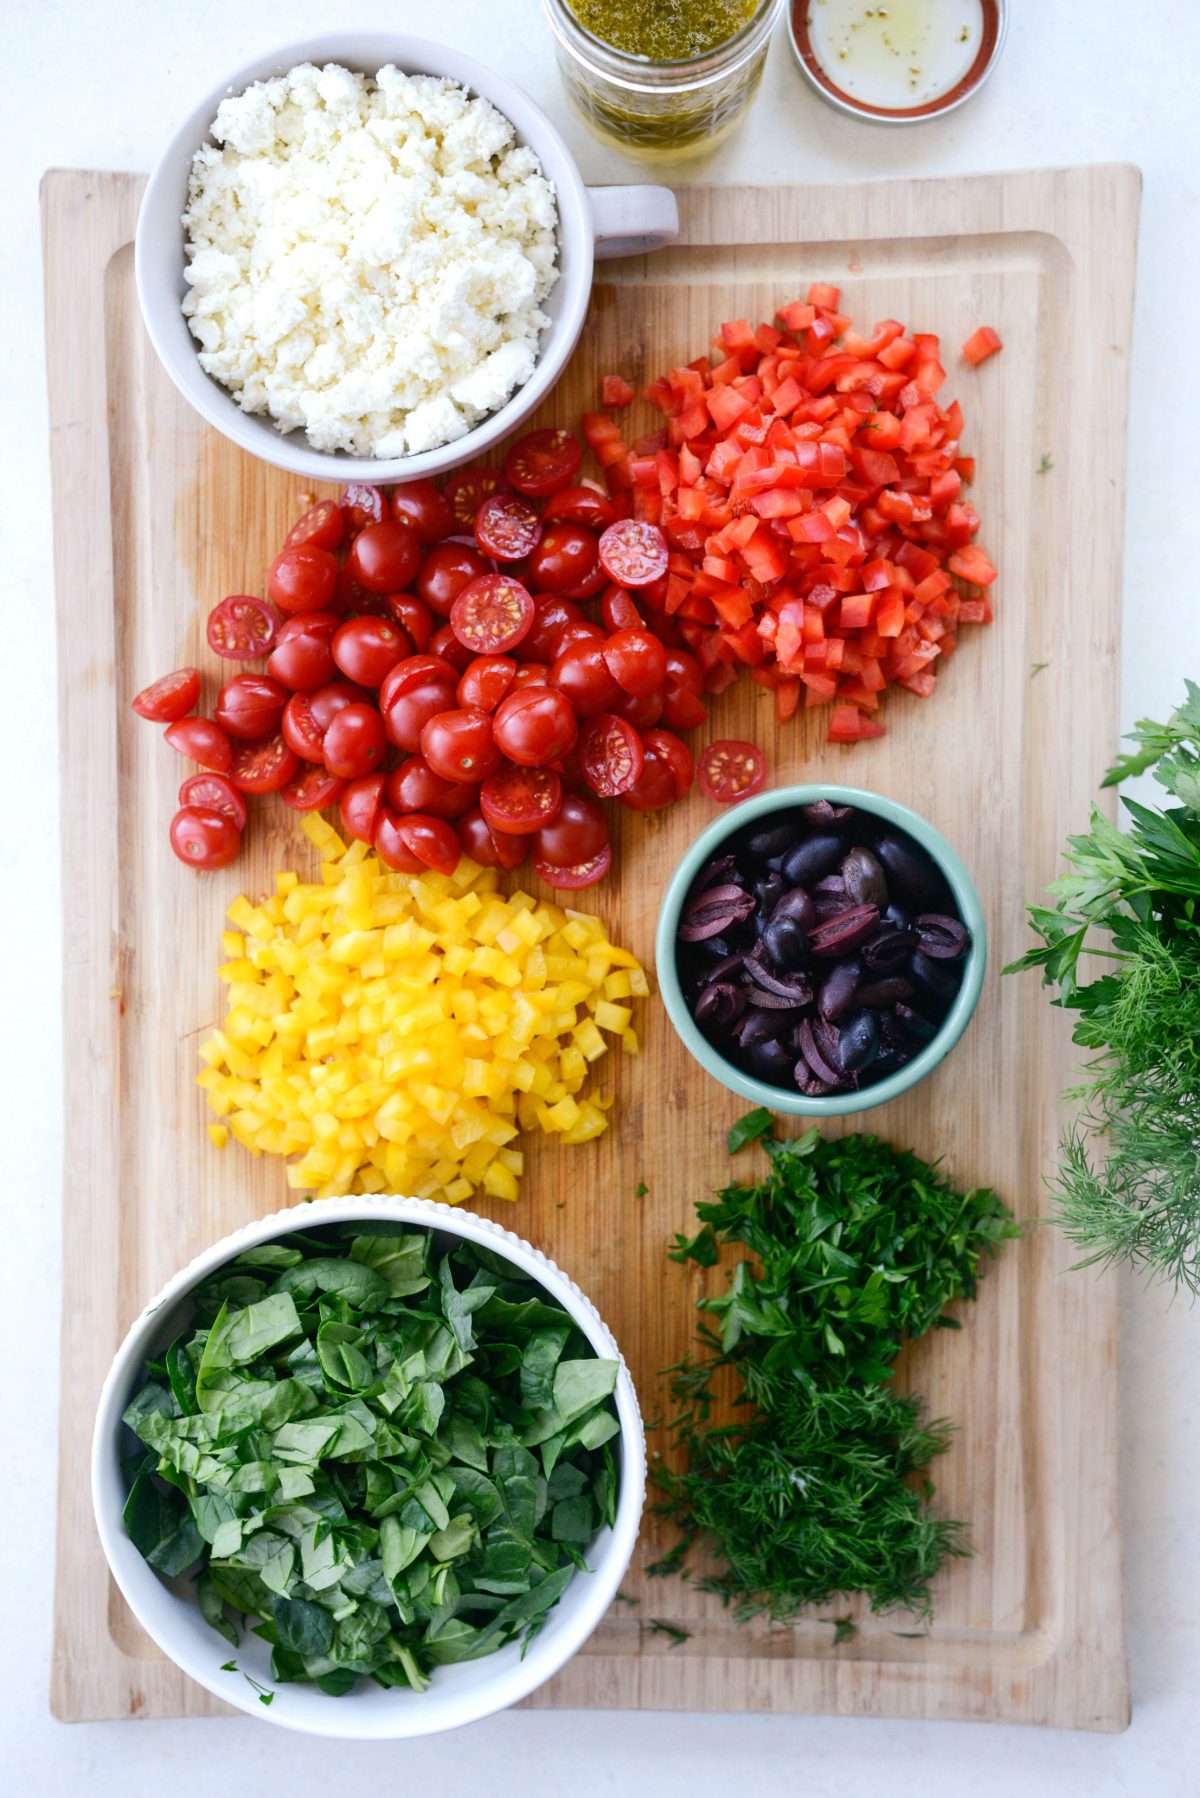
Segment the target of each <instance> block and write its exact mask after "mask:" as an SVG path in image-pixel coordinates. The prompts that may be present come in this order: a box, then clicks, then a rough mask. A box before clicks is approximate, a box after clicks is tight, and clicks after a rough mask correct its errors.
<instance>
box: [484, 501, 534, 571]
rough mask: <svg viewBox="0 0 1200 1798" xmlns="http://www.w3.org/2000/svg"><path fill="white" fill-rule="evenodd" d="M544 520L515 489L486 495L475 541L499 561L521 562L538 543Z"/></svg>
mask: <svg viewBox="0 0 1200 1798" xmlns="http://www.w3.org/2000/svg"><path fill="white" fill-rule="evenodd" d="M541 535H542V521H541V519H540V518H539V517H538V515H537V513H536V512H535V511H534V509H533V507H532V506H531V505H530V504H529V503H528V501H527V500H523V499H519V498H518V497H517V495H516V494H515V493H497V494H494V495H493V497H492V498H491V499H485V500H484V502H483V504H482V505H481V506H480V508H479V510H478V512H476V514H475V541H476V543H477V544H478V545H479V547H480V549H481V550H482V551H483V553H484V555H486V556H494V557H495V559H496V561H497V562H519V561H521V560H522V558H523V557H525V556H527V555H528V554H529V553H530V551H531V550H533V549H535V548H536V547H537V544H538V542H539V541H540V539H541Z"/></svg>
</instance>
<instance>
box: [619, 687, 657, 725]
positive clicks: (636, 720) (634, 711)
mask: <svg viewBox="0 0 1200 1798" xmlns="http://www.w3.org/2000/svg"><path fill="white" fill-rule="evenodd" d="M609 710H610V711H613V712H615V713H616V714H617V716H618V718H625V719H626V720H628V722H629V723H630V724H632V725H633V727H634V729H635V730H641V731H646V730H653V729H654V726H655V725H656V724H657V723H658V721H659V719H660V718H661V717H662V713H663V696H662V689H661V687H660V688H659V689H658V690H657V691H656V692H654V693H622V694H621V695H620V696H619V697H618V698H617V699H614V701H613V703H612V705H611V706H610V707H609Z"/></svg>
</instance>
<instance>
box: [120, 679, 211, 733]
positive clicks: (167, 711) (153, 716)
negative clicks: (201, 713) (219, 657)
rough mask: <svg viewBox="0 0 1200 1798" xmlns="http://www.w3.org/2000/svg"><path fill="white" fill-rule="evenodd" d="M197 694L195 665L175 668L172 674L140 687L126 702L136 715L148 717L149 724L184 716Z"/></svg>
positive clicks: (198, 695) (190, 708) (191, 708)
mask: <svg viewBox="0 0 1200 1798" xmlns="http://www.w3.org/2000/svg"><path fill="white" fill-rule="evenodd" d="M199 697H200V671H199V669H197V668H177V669H176V670H175V673H174V674H164V675H163V677H162V679H161V680H156V681H154V682H153V683H152V684H151V685H150V686H148V687H143V688H142V690H141V692H140V693H138V694H137V695H136V696H135V697H134V698H133V699H132V700H131V701H130V704H131V705H132V706H133V709H134V711H135V712H136V713H137V715H138V717H139V718H149V720H150V722H151V724H174V723H175V721H176V720H177V719H179V718H186V717H187V715H188V713H189V712H190V711H192V710H193V709H194V708H195V704H196V701H197V700H198V699H199Z"/></svg>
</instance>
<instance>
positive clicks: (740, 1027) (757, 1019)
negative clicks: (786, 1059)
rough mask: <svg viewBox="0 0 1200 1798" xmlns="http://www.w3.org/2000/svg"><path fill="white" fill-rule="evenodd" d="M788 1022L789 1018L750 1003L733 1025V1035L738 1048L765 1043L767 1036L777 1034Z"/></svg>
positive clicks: (748, 1047) (747, 1047)
mask: <svg viewBox="0 0 1200 1798" xmlns="http://www.w3.org/2000/svg"><path fill="white" fill-rule="evenodd" d="M789 1024H790V1019H787V1018H785V1017H781V1016H779V1015H778V1014H773V1013H771V1012H769V1011H766V1010H765V1009H764V1010H760V1009H759V1008H758V1007H757V1006H753V1005H750V1006H747V1008H746V1010H745V1011H744V1012H743V1013H742V1015H741V1017H740V1018H739V1019H738V1020H737V1022H736V1023H735V1025H734V1026H733V1035H734V1037H735V1039H736V1041H737V1043H738V1046H739V1047H740V1048H743V1049H750V1048H753V1046H754V1044H755V1043H765V1042H766V1040H767V1038H768V1037H773V1036H778V1035H779V1033H780V1031H781V1030H784V1029H786V1028H787V1027H788V1025H789Z"/></svg>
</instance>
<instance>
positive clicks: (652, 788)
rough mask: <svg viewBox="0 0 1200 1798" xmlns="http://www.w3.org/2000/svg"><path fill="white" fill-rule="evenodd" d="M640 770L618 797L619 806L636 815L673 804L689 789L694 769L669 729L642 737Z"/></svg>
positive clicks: (688, 750) (693, 776)
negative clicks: (619, 799)
mask: <svg viewBox="0 0 1200 1798" xmlns="http://www.w3.org/2000/svg"><path fill="white" fill-rule="evenodd" d="M642 749H643V753H644V758H645V759H644V760H643V762H642V771H641V773H640V774H639V775H638V777H637V779H636V781H635V782H634V783H633V785H632V787H630V788H629V790H628V791H627V792H625V793H622V794H621V804H622V805H627V806H629V808H630V810H631V811H635V812H657V811H661V809H662V807H663V806H665V805H674V803H675V801H676V800H677V799H682V798H683V795H684V794H685V793H686V792H687V791H688V789H689V788H690V786H691V784H692V781H693V779H694V778H695V772H696V767H695V763H694V762H693V760H692V753H691V750H690V749H689V748H688V747H687V745H686V743H681V742H680V740H679V738H678V737H676V736H672V734H671V732H670V731H669V730H648V731H647V732H646V734H645V736H644V737H643V738H642Z"/></svg>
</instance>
